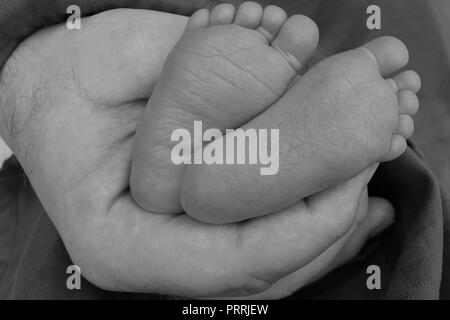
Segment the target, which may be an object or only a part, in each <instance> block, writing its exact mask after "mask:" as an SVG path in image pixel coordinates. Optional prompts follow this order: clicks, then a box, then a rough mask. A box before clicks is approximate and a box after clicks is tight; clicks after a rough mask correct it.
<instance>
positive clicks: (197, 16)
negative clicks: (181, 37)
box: [186, 9, 210, 29]
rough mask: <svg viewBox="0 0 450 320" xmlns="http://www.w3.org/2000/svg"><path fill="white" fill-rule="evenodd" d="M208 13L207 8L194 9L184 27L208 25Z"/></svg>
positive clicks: (203, 26)
mask: <svg viewBox="0 0 450 320" xmlns="http://www.w3.org/2000/svg"><path fill="white" fill-rule="evenodd" d="M209 18H210V13H209V10H208V9H200V10H197V11H195V12H194V13H193V14H192V16H191V17H190V18H189V20H188V22H187V25H186V28H187V29H193V28H205V27H208V26H209Z"/></svg>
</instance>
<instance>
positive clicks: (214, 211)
mask: <svg viewBox="0 0 450 320" xmlns="http://www.w3.org/2000/svg"><path fill="white" fill-rule="evenodd" d="M407 62H408V51H407V49H406V47H405V45H404V44H403V43H402V42H400V41H399V40H398V39H396V38H392V37H381V38H378V39H376V40H373V41H371V42H369V43H367V44H366V45H364V46H362V47H360V48H357V49H354V50H350V51H348V52H344V53H340V54H337V55H334V56H332V57H330V58H328V59H325V60H323V61H322V62H320V63H319V64H318V65H316V66H314V67H313V68H312V69H310V70H309V71H308V72H307V73H306V74H305V75H304V76H303V77H302V78H300V80H299V81H297V82H296V83H295V84H294V85H293V86H292V87H291V88H290V89H289V90H288V91H287V92H286V93H285V94H284V95H283V96H282V97H281V98H280V99H279V100H278V101H277V102H276V103H275V104H274V105H273V106H272V107H271V108H269V109H267V110H266V111H265V112H264V113H262V114H260V115H259V116H258V117H256V118H255V119H253V120H251V121H250V122H248V123H246V124H245V125H244V126H242V128H243V129H244V130H246V129H249V128H254V129H263V128H276V129H279V150H280V152H279V171H278V174H276V175H273V176H264V175H261V174H260V168H261V166H260V165H235V166H230V165H228V166H226V165H196V166H188V168H187V170H186V172H185V175H184V179H183V184H182V189H181V201H182V205H183V208H184V209H185V211H186V212H187V213H188V214H190V215H191V216H193V217H195V218H197V219H199V220H202V221H206V222H211V223H227V222H232V221H239V220H243V219H248V218H251V217H255V216H259V215H262V214H269V213H273V212H278V211H279V210H281V209H282V208H284V207H288V206H290V205H292V204H294V203H295V202H297V201H298V200H299V199H302V198H305V197H307V196H309V195H311V194H314V193H316V192H318V191H320V190H323V189H325V188H329V187H331V186H334V185H336V184H338V183H339V182H342V181H344V180H347V179H349V178H351V177H353V176H355V175H356V174H358V173H359V172H361V171H363V170H364V169H365V168H367V167H369V166H370V165H371V164H374V163H377V162H380V161H390V160H393V159H395V158H397V157H399V156H400V155H401V154H402V153H403V152H404V151H405V149H406V139H407V138H409V137H410V136H411V135H412V133H413V130H414V123H413V120H412V117H411V116H412V115H413V114H414V113H415V112H416V111H417V110H418V106H419V103H418V99H417V96H416V92H417V91H418V90H419V88H420V78H419V76H418V75H417V73H415V72H413V71H406V72H402V73H399V74H397V75H395V76H393V77H392V78H388V79H384V78H383V77H384V76H387V75H390V74H392V73H396V72H398V70H399V69H400V68H402V67H404V66H405V65H406V64H407ZM224 139H225V138H224ZM218 142H219V141H215V142H212V143H218ZM247 152H248V150H247ZM269 152H270V150H269ZM246 156H247V157H248V154H247V155H246ZM274 186H276V188H274ZM254 199H257V201H255V200H254Z"/></svg>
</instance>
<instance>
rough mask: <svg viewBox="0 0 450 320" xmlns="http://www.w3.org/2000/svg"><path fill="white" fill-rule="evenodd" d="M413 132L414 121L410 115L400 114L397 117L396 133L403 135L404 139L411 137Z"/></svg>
mask: <svg viewBox="0 0 450 320" xmlns="http://www.w3.org/2000/svg"><path fill="white" fill-rule="evenodd" d="M413 132H414V121H413V119H412V117H411V116H409V115H407V114H401V115H400V116H399V119H398V129H397V134H399V135H401V136H403V137H404V138H405V139H409V138H411V136H412V135H413Z"/></svg>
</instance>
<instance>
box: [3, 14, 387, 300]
mask: <svg viewBox="0 0 450 320" xmlns="http://www.w3.org/2000/svg"><path fill="white" fill-rule="evenodd" d="M185 23H186V18H185V17H181V16H175V15H170V14H165V13H160V12H153V11H143V10H114V11H108V12H104V13H101V14H98V15H96V16H93V17H90V18H86V19H84V20H83V21H82V29H81V30H74V31H69V30H67V29H66V28H65V27H64V26H55V27H51V28H48V29H45V30H42V31H40V32H38V33H36V34H35V35H33V36H32V37H30V38H29V39H27V40H26V41H25V42H24V43H22V44H21V46H20V47H19V48H17V49H16V51H15V53H14V54H13V56H12V57H11V58H10V59H9V60H8V62H7V64H6V65H5V66H4V69H3V71H2V75H1V79H0V80H1V84H2V85H1V87H0V97H2V101H0V104H1V110H2V115H3V121H2V122H3V123H2V124H1V125H0V132H1V134H2V136H3V137H4V139H5V140H6V142H7V143H8V145H9V146H10V147H11V149H12V150H13V152H14V153H15V155H16V156H17V158H18V159H19V161H20V163H21V164H22V166H23V168H24V170H25V171H26V173H27V175H28V177H29V179H30V181H31V183H32V185H33V187H34V189H35V190H36V193H37V194H38V196H39V198H40V200H41V201H42V203H43V205H44V207H45V209H46V210H47V212H48V214H49V216H50V218H51V219H52V221H53V223H54V224H55V226H56V228H57V230H58V232H59V233H60V235H61V237H62V239H63V241H64V243H65V245H66V248H67V250H68V252H69V254H70V256H71V258H72V260H73V261H74V263H76V264H77V265H79V266H80V267H81V271H82V274H83V275H84V276H85V277H86V278H87V279H88V280H90V281H91V282H93V283H94V284H96V285H97V286H99V287H101V288H104V289H109V290H115V291H133V292H158V293H165V294H177V295H186V296H192V297H211V296H242V295H244V296H251V297H258V298H280V297H283V296H286V295H288V294H289V293H291V292H293V291H296V290H297V289H299V288H300V287H302V286H303V285H305V284H306V283H308V282H309V281H311V280H313V279H315V278H316V277H318V276H321V275H322V274H324V273H326V272H327V271H328V270H330V269H332V268H333V267H336V266H337V265H339V264H341V263H343V262H345V261H346V260H348V259H350V258H351V257H352V256H353V255H354V254H356V253H357V251H358V250H359V248H360V247H361V246H362V245H363V244H364V242H365V239H366V238H367V237H368V236H370V235H371V234H373V233H376V232H378V231H380V230H382V229H383V228H384V227H385V226H387V225H388V224H390V222H391V221H392V218H393V211H392V208H391V207H390V205H389V204H388V203H387V202H385V201H384V200H381V199H368V197H367V190H366V185H367V183H368V181H369V180H370V177H371V174H372V173H373V171H374V170H373V168H372V169H371V170H367V171H366V172H364V173H362V174H361V175H359V176H358V177H356V178H354V179H352V180H350V181H348V182H346V183H343V184H342V185H339V186H336V187H334V188H332V189H330V190H326V191H324V192H322V193H320V194H317V195H314V196H312V197H310V198H308V199H306V200H305V201H300V202H299V203H297V204H296V205H294V206H292V207H291V208H288V209H286V210H283V211H282V212H279V213H277V214H273V215H270V216H266V217H262V218H258V219H253V220H249V221H246V222H242V223H238V224H229V225H208V224H203V223H200V222H197V221H195V220H193V219H191V218H190V217H189V216H187V215H178V216H167V215H158V214H153V213H149V212H145V211H143V210H142V209H140V208H139V207H138V206H137V205H136V204H135V202H134V201H133V199H132V198H131V196H130V193H129V189H128V179H129V169H130V153H131V145H132V143H133V136H134V133H135V130H136V125H137V123H138V121H139V120H140V118H141V116H142V111H143V109H144V107H145V104H146V100H147V99H148V98H149V96H150V94H151V92H152V88H153V86H154V84H155V82H156V79H157V78H158V76H159V73H160V71H161V68H162V64H163V62H164V59H165V57H166V56H167V54H168V53H169V51H170V49H171V48H172V47H173V45H174V44H175V42H176V41H177V40H178V38H179V37H180V35H181V33H182V31H183V29H184V25H185ZM254 294H256V295H254ZM252 295H253V296H252Z"/></svg>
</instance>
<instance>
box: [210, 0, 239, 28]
mask: <svg viewBox="0 0 450 320" xmlns="http://www.w3.org/2000/svg"><path fill="white" fill-rule="evenodd" d="M235 13H236V9H235V8H234V5H232V4H231V3H221V4H219V5H217V6H215V7H214V8H213V9H212V10H211V18H210V24H211V25H217V24H230V23H233V20H234V15H235Z"/></svg>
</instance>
